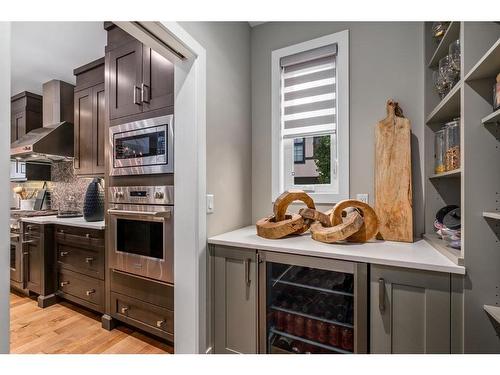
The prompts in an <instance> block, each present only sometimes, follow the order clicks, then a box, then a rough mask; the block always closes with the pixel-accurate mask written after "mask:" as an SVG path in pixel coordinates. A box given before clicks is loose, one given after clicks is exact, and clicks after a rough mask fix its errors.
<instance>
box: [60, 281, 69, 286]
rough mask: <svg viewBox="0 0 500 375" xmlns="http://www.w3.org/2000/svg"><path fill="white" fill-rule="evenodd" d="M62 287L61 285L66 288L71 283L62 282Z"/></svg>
mask: <svg viewBox="0 0 500 375" xmlns="http://www.w3.org/2000/svg"><path fill="white" fill-rule="evenodd" d="M60 285H61V286H66V285H69V281H62V282H61V284H60Z"/></svg>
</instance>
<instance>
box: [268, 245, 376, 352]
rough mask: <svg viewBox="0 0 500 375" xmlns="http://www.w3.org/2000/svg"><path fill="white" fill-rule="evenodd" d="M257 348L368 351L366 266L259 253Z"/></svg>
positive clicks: (270, 350)
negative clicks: (258, 340)
mask: <svg viewBox="0 0 500 375" xmlns="http://www.w3.org/2000/svg"><path fill="white" fill-rule="evenodd" d="M259 256H260V260H261V263H260V265H259V287H260V291H259V296H260V297H259V298H260V300H259V302H260V319H259V320H260V322H261V323H260V328H259V329H260V333H259V335H260V338H259V339H260V342H259V347H260V351H261V353H268V354H273V353H276V354H288V353H296V354H300V353H304V354H308V353H311V354H316V353H317V354H351V353H366V352H367V319H368V318H367V287H368V284H367V267H366V264H363V263H354V262H345V261H337V260H332V259H321V258H313V257H305V256H299V255H289V254H279V253H274V252H261V253H260V254H259Z"/></svg>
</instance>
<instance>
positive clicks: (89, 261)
mask: <svg viewBox="0 0 500 375" xmlns="http://www.w3.org/2000/svg"><path fill="white" fill-rule="evenodd" d="M93 261H94V258H92V257H88V258H85V263H92V262H93Z"/></svg>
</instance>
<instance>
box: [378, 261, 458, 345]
mask: <svg viewBox="0 0 500 375" xmlns="http://www.w3.org/2000/svg"><path fill="white" fill-rule="evenodd" d="M370 297H371V298H370V301H371V307H370V333H371V334H370V352H371V353H382V354H384V353H411V354H420V353H427V354H430V353H450V351H451V344H450V322H451V320H450V275H449V274H447V273H438V272H429V271H418V270H409V269H403V268H394V267H385V266H378V265H372V266H371V276H370Z"/></svg>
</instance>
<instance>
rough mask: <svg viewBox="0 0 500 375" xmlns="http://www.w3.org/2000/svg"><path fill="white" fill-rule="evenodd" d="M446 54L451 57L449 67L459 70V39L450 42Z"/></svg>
mask: <svg viewBox="0 0 500 375" xmlns="http://www.w3.org/2000/svg"><path fill="white" fill-rule="evenodd" d="M448 54H449V55H450V58H451V67H452V68H453V70H455V71H457V72H460V39H457V40H455V41H454V42H453V43H451V44H450V46H449V47H448Z"/></svg>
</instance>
